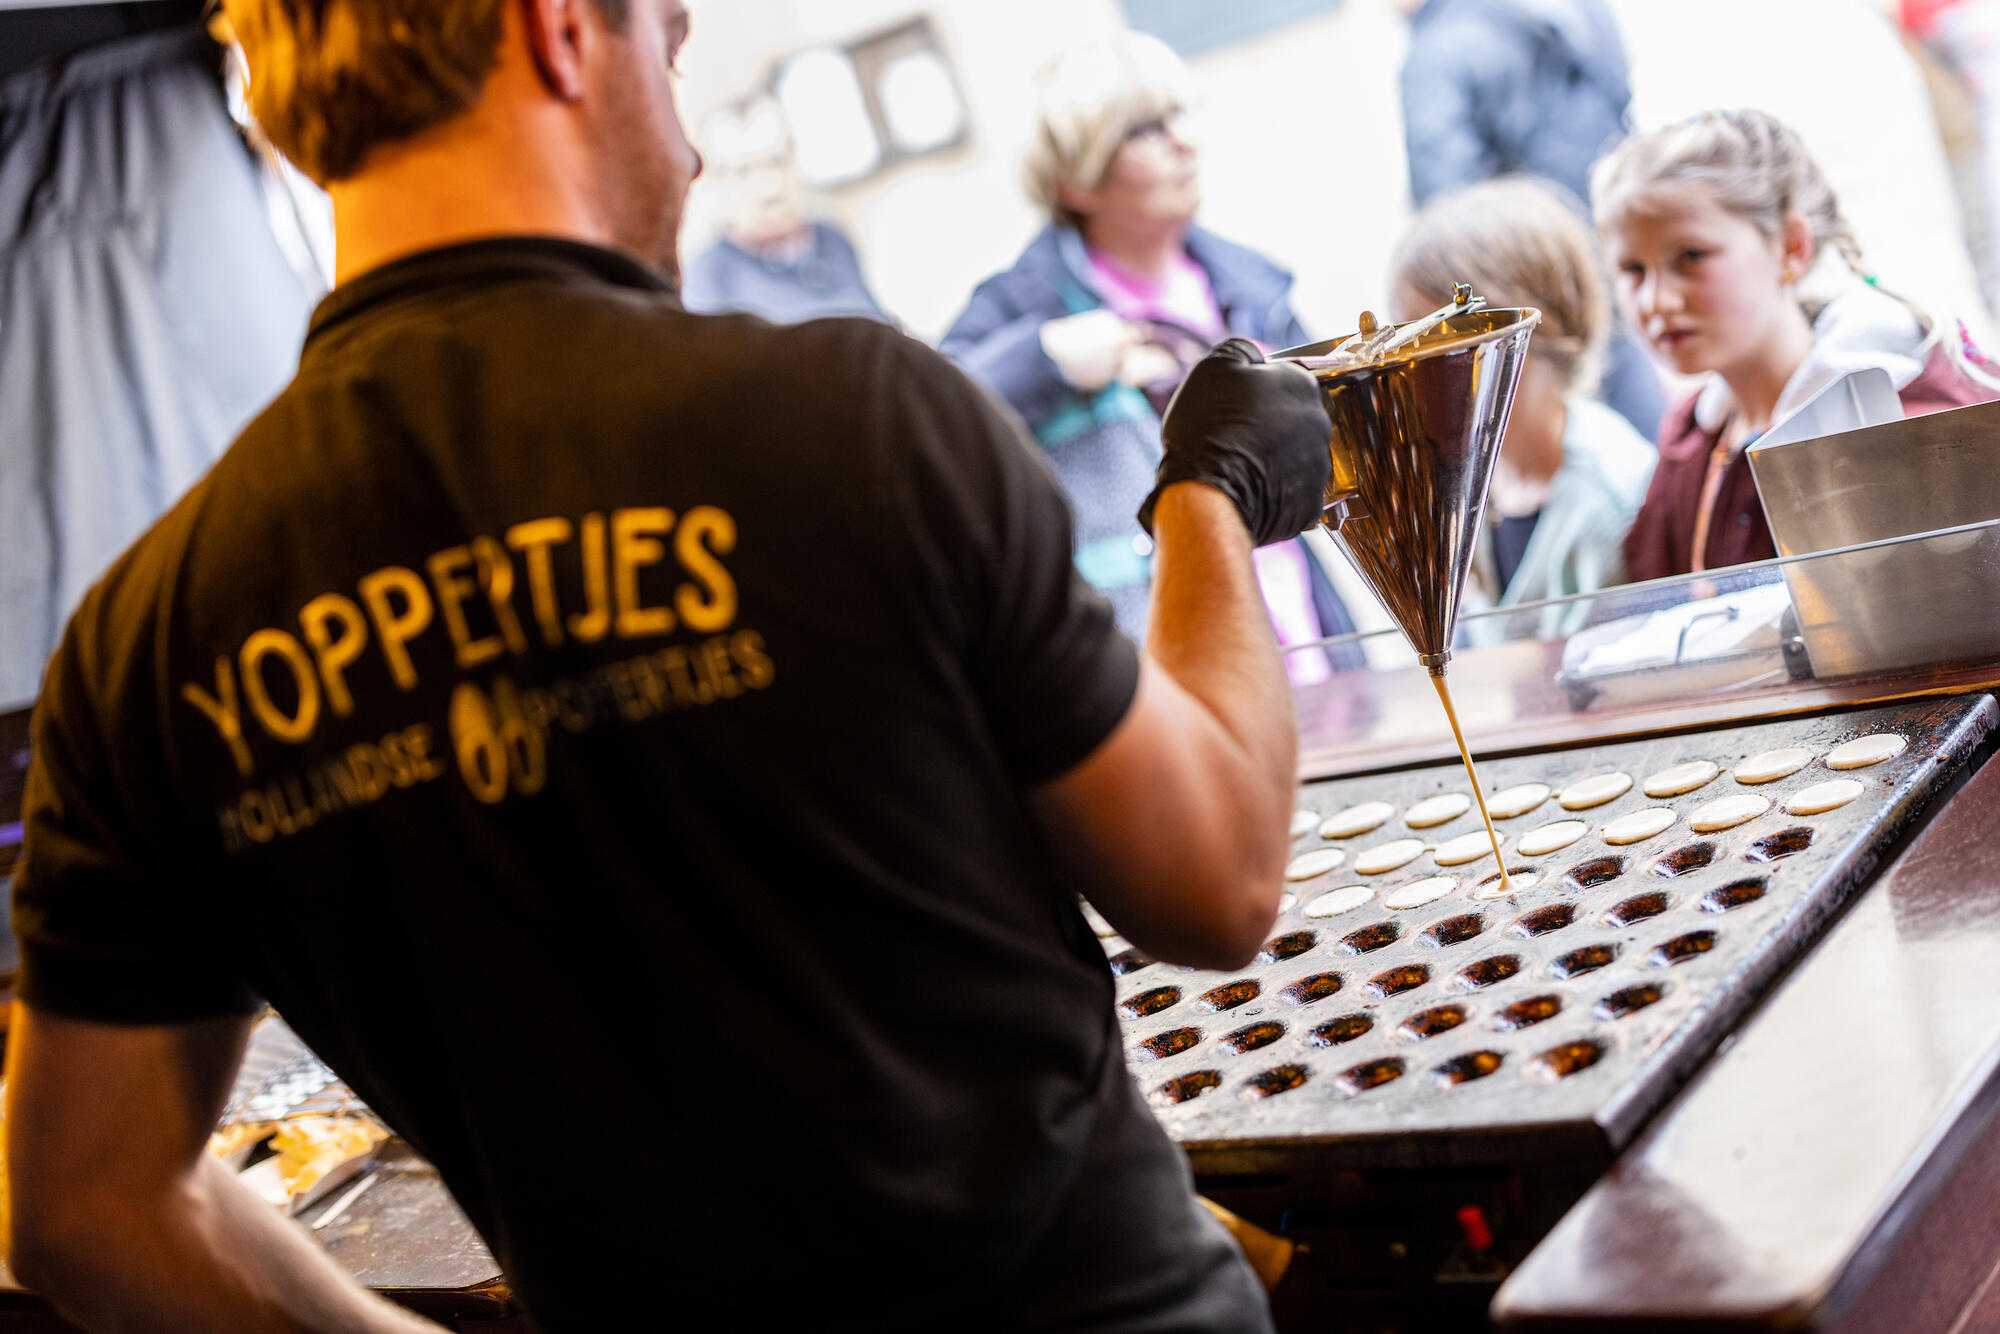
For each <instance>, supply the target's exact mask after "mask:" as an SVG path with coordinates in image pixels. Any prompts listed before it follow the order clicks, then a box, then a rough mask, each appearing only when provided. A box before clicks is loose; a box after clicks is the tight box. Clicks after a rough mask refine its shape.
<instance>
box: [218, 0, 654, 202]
mask: <svg viewBox="0 0 2000 1334" xmlns="http://www.w3.org/2000/svg"><path fill="white" fill-rule="evenodd" d="M506 3H508V0H222V8H223V11H224V13H225V14H227V15H228V18H229V23H230V26H231V27H232V28H233V29H235V33H236V39H237V41H238V42H240V43H241V44H242V46H243V54H244V59H245V62H246V64H247V66H248V68H249V76H250V90H249V91H250V110H251V112H252V114H253V115H254V116H255V117H256V119H257V123H258V125H259V126H260V127H262V129H263V131H264V133H265V134H266V135H267V136H269V137H270V140H271V142H272V143H273V144H275V145H277V147H278V149H279V150H280V151H281V152H283V153H284V154H285V156H286V157H288V158H290V159H291V160H292V161H293V162H294V163H296V164H297V165H298V168H299V170H301V171H303V172H304V173H305V174H306V175H308V176H310V177H312V178H313V179H314V180H315V181H318V182H319V183H320V184H321V185H327V184H329V183H331V182H333V181H341V180H346V179H347V178H348V177H350V176H352V175H353V174H354V173H355V172H356V171H358V170H360V167H361V163H362V159H364V158H365V157H366V156H367V155H368V152H369V150H370V149H372V148H374V147H375V146H376V145H378V144H382V143H388V142H392V141H394V140H397V139H403V138H406V137H408V136H410V135H412V134H415V133H417V132H418V131H420V130H423V129H426V128H428V127H430V126H432V125H435V124H437V123H438V122H439V121H442V120H446V119H448V118H449V117H451V116H454V115H456V114H458V113H459V112H461V111H463V110H465V108H467V107H468V106H470V105H472V103H473V101H474V100H475V99H477V98H478V96H479V90H480V88H481V87H482V86H483V85H484V84H485V82H486V76H487V73H488V72H489V71H490V70H491V69H492V68H493V60H494V54H495V51H496V49H497V48H498V46H499V43H500V17H501V6H502V5H503V4H506ZM626 3H627V0H597V7H598V9H599V10H601V11H603V13H604V15H605V18H606V19H607V20H608V21H609V22H611V23H612V24H613V25H614V26H621V25H622V24H623V22H624V17H625V9H626Z"/></svg>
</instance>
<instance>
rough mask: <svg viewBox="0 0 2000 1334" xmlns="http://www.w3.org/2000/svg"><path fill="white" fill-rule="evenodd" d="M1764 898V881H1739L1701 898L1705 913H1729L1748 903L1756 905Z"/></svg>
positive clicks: (1709, 892)
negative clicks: (1732, 909)
mask: <svg viewBox="0 0 2000 1334" xmlns="http://www.w3.org/2000/svg"><path fill="white" fill-rule="evenodd" d="M1763 897H1764V881H1763V880H1762V879H1755V880H1738V881H1736V882H1735V883H1733V884H1728V885H1724V886H1722V888H1720V889H1711V890H1709V891H1708V893H1706V894H1704V895H1702V896H1701V910H1702V911H1703V912H1728V911H1729V910H1730V909H1731V908H1741V907H1742V906H1743V905H1744V904H1746V903H1755V902H1756V901H1757V900H1758V899H1761V898H1763Z"/></svg>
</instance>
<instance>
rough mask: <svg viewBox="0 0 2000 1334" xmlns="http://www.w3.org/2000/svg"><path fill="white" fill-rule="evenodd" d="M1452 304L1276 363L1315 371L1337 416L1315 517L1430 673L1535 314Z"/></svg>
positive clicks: (1472, 302) (1436, 668)
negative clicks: (1322, 501) (1328, 472)
mask: <svg viewBox="0 0 2000 1334" xmlns="http://www.w3.org/2000/svg"><path fill="white" fill-rule="evenodd" d="M1455 295H1456V296H1457V297H1458V299H1457V300H1456V301H1454V302H1453V304H1451V305H1449V306H1446V307H1444V308H1443V309H1441V310H1439V311H1436V312H1434V313H1433V314H1431V315H1429V316H1427V317H1425V318H1424V319H1421V320H1416V321H1412V322H1411V323H1408V324H1402V325H1395V326H1384V327H1380V328H1378V327H1376V326H1375V325H1374V322H1373V319H1372V317H1370V316H1367V315H1363V316H1362V324H1363V328H1362V330H1361V332H1360V333H1358V334H1353V335H1350V336H1349V337H1347V338H1337V339H1331V340H1329V341H1327V342H1324V343H1314V344H1311V345H1309V346H1306V347H1297V348H1292V349H1290V350H1288V351H1285V352H1280V353H1278V354H1277V356H1279V357H1284V358H1288V359H1290V360H1294V361H1297V362H1298V363H1299V364H1301V365H1303V366H1304V367H1306V369H1308V370H1310V371H1312V372H1313V374H1314V375H1315V376H1316V377H1317V378H1318V380H1319V382H1320V388H1321V390H1322V392H1323V393H1324V394H1325V396H1326V409H1327V415H1328V416H1330V417H1331V418H1332V419H1333V439H1332V444H1331V448H1332V452H1333V476H1332V479H1331V480H1330V481H1329V482H1328V483H1327V490H1326V514H1325V518H1324V519H1323V522H1324V523H1325V524H1326V526H1327V528H1328V529H1329V530H1331V531H1332V533H1333V536H1334V540H1335V541H1336V542H1337V543H1339V545H1340V547H1341V549H1342V550H1344V551H1345V552H1346V553H1347V558H1348V559H1349V560H1350V561H1352V562H1353V563H1354V568H1355V569H1356V570H1357V571H1359V572H1360V574H1361V577H1362V578H1363V579H1364V580H1366V581H1367V583H1368V586H1369V587H1370V588H1371V589H1373V590H1374V592H1375V596H1376V597H1377V598H1379V599H1380V600H1381V602H1382V605H1383V607H1384V608H1386V609H1387V610H1388V612H1389V615H1390V616H1392V617H1394V618H1395V621H1396V624H1397V625H1399V626H1401V627H1402V629H1403V633H1404V634H1406V635H1408V636H1409V639H1410V643H1411V644H1412V645H1413V646H1415V648H1416V650H1417V657H1418V660H1419V661H1420V662H1422V663H1423V665H1424V666H1425V667H1426V668H1427V669H1429V671H1430V672H1431V674H1432V675H1434V676H1435V675H1438V674H1440V673H1442V672H1443V671H1444V665H1445V663H1446V662H1448V661H1449V660H1450V658H1451V637H1452V630H1453V628H1454V627H1455V626H1456V625H1457V623H1458V603H1459V596H1460V594H1461V593H1462V592H1463V590H1464V588H1465V576H1466V572H1467V571H1468V570H1469V569H1470V568H1471V565H1472V556H1473V547H1474V542H1475V539H1476V537H1477V535H1478V532H1479V521H1480V516H1481V515H1482V514H1483V512H1484V511H1485V508H1486V487H1487V483H1488V482H1489V481H1490V480H1491V479H1492V476H1493V460H1494V458H1495V457H1496V456H1497V455H1498V453H1499V449H1500V437H1501V436H1502V435H1503V434H1504V433H1505V432H1506V429H1507V416H1508V413H1509V412H1510V411H1511V410H1512V409H1513V406H1514V390H1515V388H1516V387H1517V386H1518V384H1519V383H1520V378H1521V365H1522V361H1523V358H1524V357H1525V356H1526V354H1527V346H1528V335H1529V331H1530V330H1532V329H1533V328H1534V326H1535V325H1536V324H1538V323H1540V321H1541V318H1542V313H1541V312H1540V311H1538V310H1533V309H1506V310H1486V309H1482V308H1481V307H1482V305H1483V302H1482V301H1481V300H1480V299H1479V298H1478V297H1475V296H1473V295H1472V294H1471V292H1470V290H1469V289H1466V288H1463V287H1461V288H1460V289H1459V290H1458V292H1457V293H1456V294H1455Z"/></svg>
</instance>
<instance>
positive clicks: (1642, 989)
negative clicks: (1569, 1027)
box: [1591, 982, 1667, 1019]
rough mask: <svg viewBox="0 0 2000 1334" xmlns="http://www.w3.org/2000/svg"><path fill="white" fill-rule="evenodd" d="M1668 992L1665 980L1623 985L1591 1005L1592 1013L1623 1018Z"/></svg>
mask: <svg viewBox="0 0 2000 1334" xmlns="http://www.w3.org/2000/svg"><path fill="white" fill-rule="evenodd" d="M1666 994H1667V984H1666V983H1664V982H1641V983H1640V984H1639V985H1637V986H1633V987H1623V988H1621V989H1619V990H1617V991H1614V992H1612V993H1611V994H1610V995H1609V996H1606V997H1605V998H1604V999H1603V1000H1601V1001H1599V1002H1597V1004H1595V1005H1593V1006H1591V1013H1593V1014H1595V1015H1596V1016H1597V1017H1598V1018H1599V1019H1623V1018H1624V1017H1625V1016H1626V1015H1628V1014H1631V1013H1633V1012H1635V1011H1638V1010H1643V1009H1645V1008H1646V1007H1647V1006H1648V1005H1651V1004H1653V1003H1654V1002H1655V1001H1657V1000H1659V999H1660V998H1661V997H1662V996H1664V995H1666Z"/></svg>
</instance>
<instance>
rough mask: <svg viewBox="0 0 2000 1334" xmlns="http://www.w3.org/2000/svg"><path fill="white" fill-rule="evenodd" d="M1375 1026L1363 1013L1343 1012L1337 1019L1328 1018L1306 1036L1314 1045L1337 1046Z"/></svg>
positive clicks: (1372, 1020)
mask: <svg viewBox="0 0 2000 1334" xmlns="http://www.w3.org/2000/svg"><path fill="white" fill-rule="evenodd" d="M1373 1027H1375V1021H1374V1019H1372V1018H1370V1017H1369V1016H1368V1015H1365V1014H1343V1015H1342V1016H1340V1018H1338V1019H1329V1020H1327V1021H1326V1022H1325V1023H1323V1024H1320V1025H1319V1026H1317V1027H1316V1028H1314V1029H1313V1030H1312V1032H1310V1033H1308V1034H1307V1035H1306V1036H1307V1037H1308V1038H1309V1039H1311V1041H1312V1044H1313V1046H1315V1047H1337V1046H1339V1045H1340V1044H1341V1043H1343V1042H1352V1041H1354V1039H1356V1038H1358V1037H1360V1036H1362V1035H1363V1034H1365V1033H1366V1032H1368V1030H1370V1029H1371V1028H1373Z"/></svg>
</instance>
